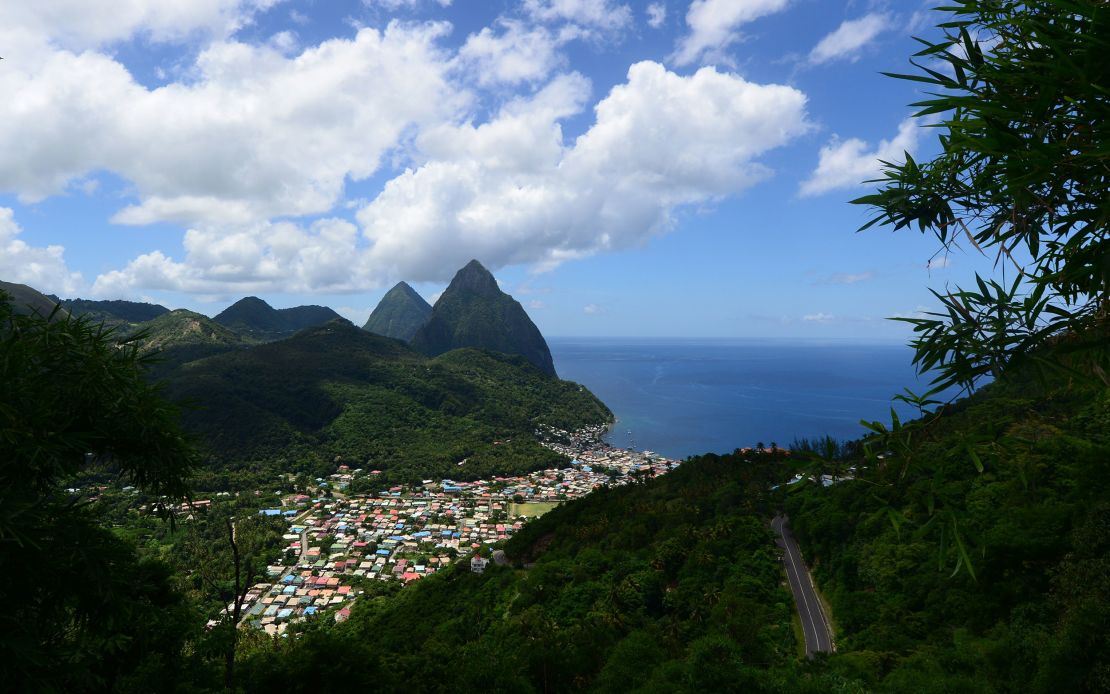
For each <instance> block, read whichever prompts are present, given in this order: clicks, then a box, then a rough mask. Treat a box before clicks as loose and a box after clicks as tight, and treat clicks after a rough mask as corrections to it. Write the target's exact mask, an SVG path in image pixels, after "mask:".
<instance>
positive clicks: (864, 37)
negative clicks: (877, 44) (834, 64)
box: [809, 12, 891, 65]
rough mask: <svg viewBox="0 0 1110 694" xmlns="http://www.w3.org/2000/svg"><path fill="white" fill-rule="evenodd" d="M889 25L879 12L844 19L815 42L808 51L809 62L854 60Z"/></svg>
mask: <svg viewBox="0 0 1110 694" xmlns="http://www.w3.org/2000/svg"><path fill="white" fill-rule="evenodd" d="M890 26H891V21H890V18H889V17H888V16H887V15H885V14H882V13H879V12H873V13H871V14H868V15H864V16H863V17H860V18H859V19H851V20H846V21H845V22H843V23H841V25H840V26H839V27H837V29H836V31H834V32H832V33H831V34H829V35H827V36H825V37H824V38H823V39H821V40H820V41H818V42H817V45H816V46H814V47H813V50H812V51H810V53H809V62H810V63H811V64H813V65H820V64H821V63H827V62H829V61H832V60H849V61H855V60H857V59H858V58H859V54H860V52H861V51H862V50H863V49H864V48H865V47H866V46H867V45H868V44H869V43H871V42H872V41H873V40H874V39H875V37H876V36H878V35H879V34H881V33H882V32H883V31H885V30H886V29H888V28H889V27H890Z"/></svg>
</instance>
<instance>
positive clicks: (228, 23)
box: [0, 0, 281, 59]
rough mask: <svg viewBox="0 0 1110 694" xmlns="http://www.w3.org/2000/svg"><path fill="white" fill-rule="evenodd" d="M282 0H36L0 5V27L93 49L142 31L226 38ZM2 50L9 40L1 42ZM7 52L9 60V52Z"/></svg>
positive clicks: (155, 35) (172, 37)
mask: <svg viewBox="0 0 1110 694" xmlns="http://www.w3.org/2000/svg"><path fill="white" fill-rule="evenodd" d="M280 1H281V0H189V2H166V1H165V0H34V2H18V1H16V2H4V3H0V27H7V28H8V29H9V30H16V29H18V33H23V34H32V35H49V36H50V37H51V39H52V41H53V42H54V43H56V44H59V45H62V46H66V47H69V48H77V49H80V48H91V47H95V46H99V45H102V44H106V43H112V42H115V41H120V40H124V39H127V38H130V37H132V36H134V35H142V36H144V37H146V38H149V39H151V40H154V41H179V40H183V39H185V38H188V37H190V36H192V35H195V34H198V33H203V34H209V35H216V36H229V35H230V34H232V33H233V32H234V31H235V30H237V29H239V28H240V27H242V26H244V25H245V24H248V23H249V22H250V21H251V19H252V18H253V16H254V15H255V14H256V13H257V12H259V11H261V10H266V9H269V8H270V7H272V6H274V5H276V4H278V2H280ZM5 46H6V48H5V50H9V51H10V44H8V43H7V42H5ZM5 56H6V57H8V58H9V59H11V58H10V56H8V54H7V53H5Z"/></svg>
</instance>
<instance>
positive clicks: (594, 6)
mask: <svg viewBox="0 0 1110 694" xmlns="http://www.w3.org/2000/svg"><path fill="white" fill-rule="evenodd" d="M523 9H524V12H525V13H526V14H527V15H528V16H529V17H531V18H532V19H533V20H536V21H541V22H555V21H563V22H572V23H574V24H578V25H580V26H582V27H587V28H593V29H603V30H614V29H621V28H624V27H627V26H628V25H629V24H631V22H632V10H631V9H629V7H628V5H623V4H617V3H615V2H613V0H524V8H523Z"/></svg>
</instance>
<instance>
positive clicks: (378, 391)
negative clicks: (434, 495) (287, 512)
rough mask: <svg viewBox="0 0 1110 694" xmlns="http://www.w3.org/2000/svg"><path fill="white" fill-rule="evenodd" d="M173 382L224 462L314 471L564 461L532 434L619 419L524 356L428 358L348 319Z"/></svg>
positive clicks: (190, 421)
mask: <svg viewBox="0 0 1110 694" xmlns="http://www.w3.org/2000/svg"><path fill="white" fill-rule="evenodd" d="M168 382H169V394H170V395H171V396H172V397H174V398H178V399H182V400H184V401H187V402H189V403H191V404H192V405H194V406H195V407H192V408H190V409H187V410H186V411H185V412H184V414H183V419H184V424H185V426H186V428H187V429H188V430H190V431H192V432H194V433H195V434H196V435H197V436H198V438H199V439H200V441H201V442H202V444H203V445H204V447H205V449H206V450H207V452H208V453H209V454H210V456H211V459H212V460H213V461H214V462H216V463H222V464H238V463H247V462H257V461H276V460H285V461H287V462H289V463H291V464H296V465H298V466H300V467H301V468H305V467H306V466H309V467H310V466H312V465H314V464H316V463H320V462H326V463H328V464H332V465H334V460H335V458H336V457H339V458H341V459H343V460H345V461H350V462H352V463H353V464H354V465H352V466H356V465H357V466H360V467H366V466H371V467H374V468H378V469H382V470H384V471H386V477H387V478H389V479H399V480H406V481H411V480H419V479H422V478H427V477H433V476H434V477H457V478H459V479H474V478H478V477H482V476H490V475H497V474H510V473H519V472H523V471H526V470H533V469H540V468H543V467H548V466H550V465H552V464H555V463H560V462H563V459H562V458H561V456H559V455H557V454H555V453H553V452H552V451H550V450H549V449H546V448H543V447H542V446H540V445H539V444H538V443H537V442H536V441H535V438H534V431H535V429H536V427H537V426H538V425H540V424H547V425H551V426H555V427H558V428H562V429H574V428H579V427H582V426H585V425H588V424H598V423H602V422H606V421H610V420H611V418H612V414H611V413H610V412H609V410H608V409H607V408H606V407H605V406H604V405H603V404H602V403H601V402H600V401H598V400H597V398H595V397H594V396H593V395H592V394H590V393H589V391H587V390H585V389H584V388H582V387H581V386H579V385H577V384H574V383H569V382H565V381H558V380H555V379H552V378H549V377H547V376H546V375H544V374H542V373H540V372H539V371H538V370H536V369H534V368H533V367H532V366H531V365H530V364H528V363H527V362H526V361H525V360H524V359H523V358H521V357H517V356H509V355H500V354H493V353H485V352H479V351H476V350H461V351H454V352H450V353H447V354H444V355H442V356H439V357H437V358H434V359H430V358H428V357H426V356H424V355H422V354H420V353H418V352H416V351H415V350H413V349H410V348H409V347H407V346H406V345H404V344H403V343H401V342H399V341H397V340H393V339H389V338H385V337H380V336H378V335H373V334H371V333H368V332H366V331H364V330H361V329H359V328H357V327H355V326H353V325H351V324H350V323H349V322H348V321H346V320H342V319H341V320H337V321H332V322H330V323H326V324H324V325H322V326H316V327H313V328H308V329H306V330H304V331H302V332H300V333H298V334H297V335H295V336H294V337H292V338H289V339H286V340H281V341H277V342H271V343H267V344H263V345H258V346H255V347H252V348H250V349H246V350H240V351H235V352H229V353H227V354H220V355H217V356H214V357H211V358H209V359H204V360H202V361H197V362H193V363H190V364H185V365H184V366H182V367H181V368H179V369H177V370H175V371H174V372H172V373H171V374H169V376H168ZM498 442H499V443H498ZM462 460H466V461H467V462H466V463H465V465H464V466H458V465H457V463H458V462H459V461H462Z"/></svg>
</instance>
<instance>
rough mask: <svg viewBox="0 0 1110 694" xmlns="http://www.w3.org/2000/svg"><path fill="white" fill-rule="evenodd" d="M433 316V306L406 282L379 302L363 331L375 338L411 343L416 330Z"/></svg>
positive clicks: (399, 284) (400, 283) (394, 288)
mask: <svg viewBox="0 0 1110 694" xmlns="http://www.w3.org/2000/svg"><path fill="white" fill-rule="evenodd" d="M431 317H432V306H431V304H429V303H428V302H427V301H425V300H424V297H422V296H420V295H419V294H417V293H416V290H415V289H413V288H412V287H410V286H409V285H408V284H407V283H405V282H398V283H397V286H395V287H393V289H390V290H389V291H388V292H386V295H385V296H383V297H382V300H381V301H380V302H378V305H377V307H376V308H375V309H374V312H373V313H371V314H370V319H369V320H367V321H366V325H364V326H362V329H363V330H366V331H368V332H372V333H374V334H375V335H382V336H384V337H392V338H394V339H397V340H404V341H405V342H410V341H411V340H412V338H413V336H415V335H416V331H417V330H420V328H421V327H423V326H424V324H425V323H427V322H428V319H429V318H431Z"/></svg>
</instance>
